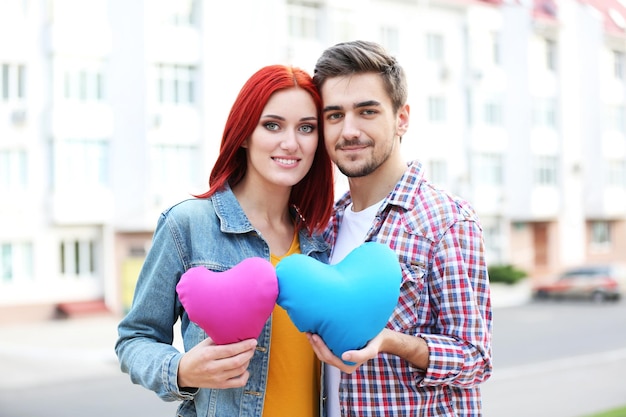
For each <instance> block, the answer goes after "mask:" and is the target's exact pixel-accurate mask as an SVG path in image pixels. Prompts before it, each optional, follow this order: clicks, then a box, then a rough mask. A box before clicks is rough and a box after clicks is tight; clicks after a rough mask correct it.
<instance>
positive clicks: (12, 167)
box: [0, 149, 28, 190]
mask: <svg viewBox="0 0 626 417" xmlns="http://www.w3.org/2000/svg"><path fill="white" fill-rule="evenodd" d="M27 172H28V159H27V155H26V151H24V150H21V149H2V150H0V190H10V189H20V188H24V187H26V185H27V181H28V174H27Z"/></svg>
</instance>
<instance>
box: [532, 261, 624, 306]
mask: <svg viewBox="0 0 626 417" xmlns="http://www.w3.org/2000/svg"><path fill="white" fill-rule="evenodd" d="M625 281H626V269H624V268H623V267H622V266H620V265H613V264H604V265H587V266H581V267H576V268H570V269H567V270H565V271H563V273H561V274H560V275H559V276H558V277H557V279H556V280H554V281H553V282H549V283H543V284H538V285H535V286H534V287H533V296H534V297H535V298H537V299H546V298H557V299H562V298H587V299H590V300H594V301H607V300H612V301H617V300H619V299H620V298H621V296H622V291H623V286H624V282H625Z"/></svg>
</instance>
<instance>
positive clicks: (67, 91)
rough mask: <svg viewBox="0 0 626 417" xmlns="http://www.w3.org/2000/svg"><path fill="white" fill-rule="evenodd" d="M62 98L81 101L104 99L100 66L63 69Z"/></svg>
mask: <svg viewBox="0 0 626 417" xmlns="http://www.w3.org/2000/svg"><path fill="white" fill-rule="evenodd" d="M63 98H64V99H65V100H75V101H81V102H87V101H96V102H99V101H104V76H103V74H102V69H101V68H95V67H79V66H77V67H73V68H66V69H65V70H64V71H63Z"/></svg>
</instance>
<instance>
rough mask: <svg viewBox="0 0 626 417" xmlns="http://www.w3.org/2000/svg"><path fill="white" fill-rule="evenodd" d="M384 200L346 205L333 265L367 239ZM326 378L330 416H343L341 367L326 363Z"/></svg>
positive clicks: (333, 254) (334, 251)
mask: <svg viewBox="0 0 626 417" xmlns="http://www.w3.org/2000/svg"><path fill="white" fill-rule="evenodd" d="M382 202H383V200H380V201H379V202H378V203H375V204H373V205H371V206H369V207H368V208H366V209H364V210H361V211H357V212H355V211H352V204H350V205H349V206H348V207H346V211H345V212H344V215H343V219H342V221H341V226H340V227H339V232H338V233H337V241H336V242H335V247H334V248H333V252H332V255H331V257H330V263H331V265H333V264H336V263H339V262H341V260H342V259H343V258H345V257H346V255H347V254H348V253H350V252H351V251H352V250H353V249H354V248H356V247H357V246H359V245H361V244H362V243H363V242H364V241H365V237H366V236H367V232H368V231H369V230H370V227H372V224H373V223H374V217H376V213H377V212H378V209H379V208H380V205H381V204H382ZM324 379H325V384H326V392H327V395H328V399H327V401H326V405H327V410H328V417H341V408H340V406H339V381H340V379H341V373H340V371H339V369H338V368H335V367H334V366H332V365H328V364H324Z"/></svg>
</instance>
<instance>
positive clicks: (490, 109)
mask: <svg viewBox="0 0 626 417" xmlns="http://www.w3.org/2000/svg"><path fill="white" fill-rule="evenodd" d="M484 121H485V124H487V125H489V126H502V124H503V116H502V103H501V102H500V100H497V99H493V100H488V101H487V102H485V107H484Z"/></svg>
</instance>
